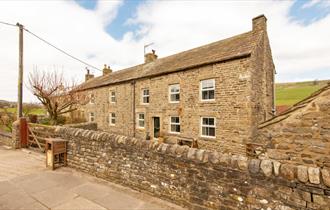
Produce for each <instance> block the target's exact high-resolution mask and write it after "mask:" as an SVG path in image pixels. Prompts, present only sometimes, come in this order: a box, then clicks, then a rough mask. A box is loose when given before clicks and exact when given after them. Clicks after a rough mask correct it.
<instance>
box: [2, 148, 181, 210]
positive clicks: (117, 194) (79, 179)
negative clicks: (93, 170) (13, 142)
mask: <svg viewBox="0 0 330 210" xmlns="http://www.w3.org/2000/svg"><path fill="white" fill-rule="evenodd" d="M0 209H5V210H9V209H70V210H73V209H77V210H78V209H88V210H96V209H110V210H116V209H122V210H124V209H127V210H131V209H149V210H158V209H183V208H181V207H179V206H177V205H174V204H171V203H169V202H166V201H163V200H160V199H158V198H154V197H152V196H149V195H147V194H144V193H141V192H137V191H134V190H132V189H130V188H126V187H122V186H120V185H116V184H113V183H109V182H106V181H103V180H101V179H98V178H95V177H92V176H89V175H87V174H84V173H80V172H77V171H75V170H73V169H70V168H64V167H63V168H59V169H57V170H55V171H51V170H48V169H45V157H44V154H39V153H35V152H31V151H28V150H10V149H8V148H6V147H4V146H1V145H0Z"/></svg>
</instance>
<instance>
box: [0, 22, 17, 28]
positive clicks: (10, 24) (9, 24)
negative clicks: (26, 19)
mask: <svg viewBox="0 0 330 210" xmlns="http://www.w3.org/2000/svg"><path fill="white" fill-rule="evenodd" d="M0 23H1V24H4V25H8V26H15V27H17V25H16V24H12V23H7V22H4V21H0Z"/></svg>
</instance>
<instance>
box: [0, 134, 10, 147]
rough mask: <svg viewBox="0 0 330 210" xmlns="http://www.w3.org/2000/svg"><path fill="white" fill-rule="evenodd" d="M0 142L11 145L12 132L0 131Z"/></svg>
mask: <svg viewBox="0 0 330 210" xmlns="http://www.w3.org/2000/svg"><path fill="white" fill-rule="evenodd" d="M0 143H2V144H5V145H7V146H12V134H11V133H6V132H1V131H0Z"/></svg>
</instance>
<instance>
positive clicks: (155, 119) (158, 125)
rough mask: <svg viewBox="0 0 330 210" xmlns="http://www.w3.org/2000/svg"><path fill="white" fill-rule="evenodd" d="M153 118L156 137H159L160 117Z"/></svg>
mask: <svg viewBox="0 0 330 210" xmlns="http://www.w3.org/2000/svg"><path fill="white" fill-rule="evenodd" d="M153 118H154V138H158V137H159V132H160V119H159V117H153Z"/></svg>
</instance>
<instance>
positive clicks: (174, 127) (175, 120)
mask: <svg viewBox="0 0 330 210" xmlns="http://www.w3.org/2000/svg"><path fill="white" fill-rule="evenodd" d="M170 133H180V117H177V116H173V117H172V116H171V117H170Z"/></svg>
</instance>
